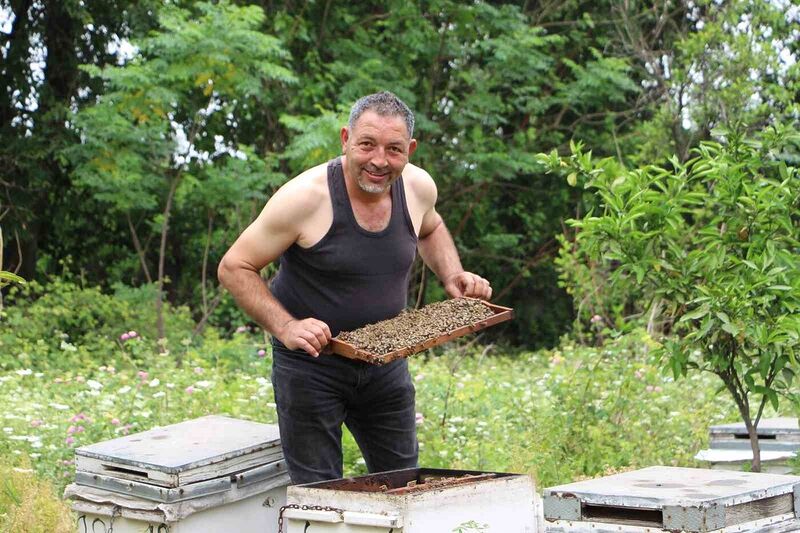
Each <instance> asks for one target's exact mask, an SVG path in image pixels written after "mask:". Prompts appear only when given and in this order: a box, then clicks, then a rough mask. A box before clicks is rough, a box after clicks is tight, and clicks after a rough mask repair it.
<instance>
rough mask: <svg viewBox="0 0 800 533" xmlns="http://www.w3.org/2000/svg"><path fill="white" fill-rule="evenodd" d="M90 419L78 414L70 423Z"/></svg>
mask: <svg viewBox="0 0 800 533" xmlns="http://www.w3.org/2000/svg"><path fill="white" fill-rule="evenodd" d="M88 419H89V417H88V416H86V415H85V414H83V413H78V414H77V415H74V416H73V417H72V418H70V419H69V421H70V422H80V421H81V420H88Z"/></svg>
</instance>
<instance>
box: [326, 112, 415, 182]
mask: <svg viewBox="0 0 800 533" xmlns="http://www.w3.org/2000/svg"><path fill="white" fill-rule="evenodd" d="M341 136H342V151H343V152H344V154H345V155H346V156H347V158H346V160H345V169H344V170H345V175H346V176H348V177H350V178H351V179H353V178H355V180H356V183H357V184H358V186H359V188H360V189H361V190H362V191H364V192H367V193H370V194H381V193H383V192H385V191H388V190H389V187H391V185H392V183H394V182H395V181H396V180H397V178H399V177H400V174H401V173H402V172H403V168H405V166H406V163H408V158H409V157H410V156H411V154H412V153H414V150H416V148H417V141H416V140H414V139H411V138H410V136H409V134H408V128H406V123H405V121H404V120H403V118H402V117H400V116H394V115H388V116H384V115H379V114H377V113H375V112H374V111H365V112H364V113H362V114H361V116H360V117H358V120H357V121H356V123H355V124H354V125H353V129H352V131H351V130H349V129H348V128H346V127H345V128H342V132H341Z"/></svg>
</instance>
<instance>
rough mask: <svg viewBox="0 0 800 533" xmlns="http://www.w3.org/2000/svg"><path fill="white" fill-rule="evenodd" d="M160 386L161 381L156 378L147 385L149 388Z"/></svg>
mask: <svg viewBox="0 0 800 533" xmlns="http://www.w3.org/2000/svg"><path fill="white" fill-rule="evenodd" d="M160 384H161V380H160V379H158V378H154V379H153V381H151V382H150V383H148V385H150V386H151V387H158V386H159V385H160Z"/></svg>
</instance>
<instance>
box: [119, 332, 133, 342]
mask: <svg viewBox="0 0 800 533" xmlns="http://www.w3.org/2000/svg"><path fill="white" fill-rule="evenodd" d="M130 338H131V336H130V335H128V334H127V333H123V334H122V335H120V336H119V340H121V341H123V342H124V341H126V340H128V339H130Z"/></svg>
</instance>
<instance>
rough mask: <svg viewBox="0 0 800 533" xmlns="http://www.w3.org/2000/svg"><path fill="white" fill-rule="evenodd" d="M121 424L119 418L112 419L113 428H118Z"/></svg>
mask: <svg viewBox="0 0 800 533" xmlns="http://www.w3.org/2000/svg"><path fill="white" fill-rule="evenodd" d="M119 424H120V422H119V418H112V419H111V425H112V426H118V425H119Z"/></svg>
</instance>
